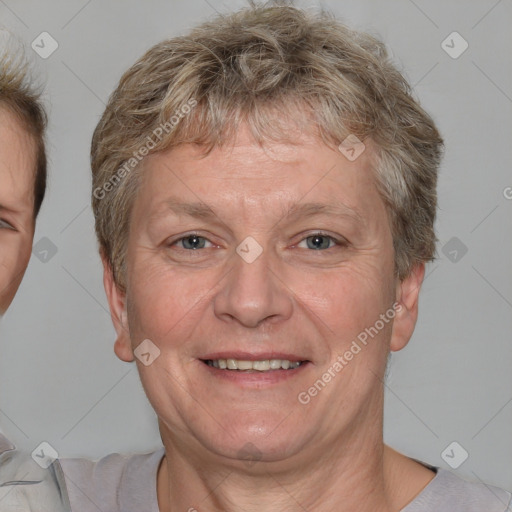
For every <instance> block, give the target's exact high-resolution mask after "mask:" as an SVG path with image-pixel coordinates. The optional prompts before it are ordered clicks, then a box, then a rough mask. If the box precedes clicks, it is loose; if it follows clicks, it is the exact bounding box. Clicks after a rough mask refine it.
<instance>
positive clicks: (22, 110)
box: [0, 28, 48, 219]
mask: <svg viewBox="0 0 512 512" xmlns="http://www.w3.org/2000/svg"><path fill="white" fill-rule="evenodd" d="M0 42H1V43H2V44H1V48H0V108H6V109H7V110H8V111H10V112H11V113H13V114H14V115H15V116H16V117H17V118H18V119H19V120H20V123H21V125H22V126H23V128H24V129H25V130H26V131H27V133H29V134H30V135H31V137H32V138H33V140H34V142H35V148H36V154H35V168H34V219H35V218H36V217H37V214H38V213H39V210H40V208H41V204H42V202H43V199H44V195H45V192H46V180H47V160H46V149H45V132H46V126H47V123H48V120H47V116H46V112H45V109H44V106H43V103H42V100H41V95H42V89H41V86H40V85H37V84H35V82H34V79H33V77H32V75H31V73H30V64H29V61H28V59H27V57H26V55H25V53H24V49H23V46H22V45H21V43H19V41H17V40H16V39H15V37H14V36H13V35H11V34H9V32H7V31H6V30H4V29H1V28H0Z"/></svg>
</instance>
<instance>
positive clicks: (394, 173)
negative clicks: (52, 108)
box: [91, 5, 443, 289]
mask: <svg viewBox="0 0 512 512" xmlns="http://www.w3.org/2000/svg"><path fill="white" fill-rule="evenodd" d="M187 105H188V106H190V107H194V108H188V107H187ZM185 107H187V108H188V110H187V108H185ZM173 119H174V121H173ZM280 120H282V121H283V122H279V121H280ZM284 120H286V121H289V120H295V121H297V122H298V123H301V122H302V123H303V125H304V124H305V125H307V126H310V127H312V128H314V129H315V130H317V132H318V133H319V134H320V136H321V137H322V139H323V141H324V142H325V143H326V144H328V145H332V146H338V145H339V144H340V142H341V141H343V140H344V139H345V138H346V137H347V136H348V135H349V134H353V135H356V136H357V137H358V138H359V139H361V140H364V139H367V138H369V139H371V140H372V142H373V143H374V146H375V147H376V148H377V159H376V165H375V173H376V179H377V181H376V183H377V186H378V188H379V192H380V194H381V196H382V198H383V200H384V202H385V204H386V207H387V210H388V214H389V219H390V225H391V229H392V233H393V241H394V249H395V268H396V275H397V276H398V277H399V278H400V279H403V278H405V277H406V276H407V275H408V274H409V273H410V271H411V269H412V268H413V266H414V265H415V264H417V263H420V262H426V261H429V260H431V259H433V258H434V255H435V242H436V237H435V233H434V220H435V216H436V206H437V195H436V183H437V169H438V166H439V163H440V158H441V153H442V144H443V142H442V139H441V137H440V135H439V133H438V131H437V129H436V127H435V125H434V122H433V121H432V119H431V118H430V117H429V116H428V115H427V114H426V113H425V111H424V110H423V109H422V108H421V107H420V105H419V103H418V102H417V101H416V100H415V99H414V98H413V97H412V94H411V89H410V86H409V85H408V83H407V81H406V80H405V79H404V77H403V76H402V75H401V74H400V72H399V71H398V70H397V69H396V68H395V67H394V66H393V64H392V63H391V62H390V60H389V58H388V55H387V51H386V48H385V46H384V45H383V43H381V42H380V41H378V40H377V39H375V38H374V37H372V36H370V35H368V34H365V33H361V32H358V31H354V30H351V29H349V28H347V27H346V26H344V25H342V24H341V23H339V22H338V21H336V20H335V19H334V17H333V16H331V15H330V14H328V13H325V12H314V13H313V12H307V11H304V10H301V9H298V8H295V7H293V6H289V5H275V6H272V7H265V6H263V7H258V6H256V7H254V6H253V7H250V8H245V9H243V10H240V11H238V12H235V13H233V14H230V15H228V16H219V17H217V18H215V19H214V20H212V21H210V22H207V23H204V24H202V25H200V26H199V27H197V28H195V29H193V30H192V31H191V32H190V33H189V34H188V35H187V36H184V37H176V38H173V39H170V40H166V41H162V42H161V43H159V44H157V45H155V46H153V47H152V48H151V49H150V50H148V51H147V52H146V53H145V55H143V56H142V57H141V58H140V59H139V60H138V61H137V62H136V63H135V64H134V65H133V66H132V67H131V68H130V69H129V70H128V71H126V73H125V74H124V75H123V76H122V78H121V80H120V82H119V85H118V87H117V88H116V90H115V91H114V92H113V94H112V95H111V97H110V99H109V102H108V105H107V107H106V109H105V112H104V114H103V116H102V118H101V120H100V122H99V124H98V126H97V127H96V130H95V132H94V136H93V140H92V148H91V165H92V172H93V197H92V206H93V211H94V215H95V221H96V233H97V236H98V240H99V244H100V250H101V252H102V254H103V255H104V257H106V258H107V261H108V262H109V263H110V266H111V268H112V271H113V274H114V278H115V281H116V283H117V284H118V286H119V287H120V288H121V289H124V287H125V281H124V279H125V277H124V274H125V251H126V242H127V236H128V229H129V219H130V212H131V206H132V203H133V199H134V195H135V194H136V190H137V182H138V180H137V177H136V176H137V172H131V167H133V168H134V169H138V168H140V166H138V165H137V161H138V160H140V159H141V155H140V152H141V150H142V149H143V151H142V153H143V154H146V153H148V152H155V151H160V150H163V149H168V148H170V147H174V146H177V145H179V144H184V143H197V144H201V145H204V147H205V149H206V150H207V151H209V150H211V149H212V148H213V147H215V146H219V145H222V144H225V143H227V142H229V141H232V140H233V139H234V137H235V135H236V132H237V129H238V127H239V125H240V123H242V122H246V123H247V124H248V126H249V127H250V129H251V131H252V134H253V135H254V137H255V139H256V140H257V141H258V142H259V143H261V144H263V143H264V142H265V141H269V140H285V139H287V136H286V135H287V132H286V126H285V123H284ZM150 141H151V145H150Z"/></svg>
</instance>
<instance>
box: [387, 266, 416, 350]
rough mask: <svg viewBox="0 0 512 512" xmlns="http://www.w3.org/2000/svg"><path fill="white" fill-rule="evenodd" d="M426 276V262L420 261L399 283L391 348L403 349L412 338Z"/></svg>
mask: <svg viewBox="0 0 512 512" xmlns="http://www.w3.org/2000/svg"><path fill="white" fill-rule="evenodd" d="M424 276H425V264H424V263H418V264H417V265H415V266H414V267H413V269H412V270H411V273H410V274H409V275H408V276H407V277H406V278H405V279H404V280H403V281H399V282H398V283H397V287H396V306H395V312H396V313H395V319H394V321H393V334H392V336H391V344H390V349H391V351H392V352H396V351H398V350H402V349H403V348H404V347H405V346H406V345H407V343H408V342H409V340H410V339H411V336H412V333H413V331H414V327H415V326H416V320H417V319H418V297H419V294H420V289H421V284H422V283H423V278H424Z"/></svg>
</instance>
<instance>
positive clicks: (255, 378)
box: [198, 360, 311, 387]
mask: <svg viewBox="0 0 512 512" xmlns="http://www.w3.org/2000/svg"><path fill="white" fill-rule="evenodd" d="M198 361H199V364H200V365H201V366H202V367H203V368H204V369H206V370H207V371H208V372H209V373H210V375H212V376H213V377H216V378H218V379H224V380H226V381H230V382H233V383H235V384H239V385H241V386H248V387H261V386H266V385H273V384H278V383H280V382H284V381H287V380H290V379H293V378H294V377H297V376H299V375H300V374H302V373H303V371H304V370H305V369H306V368H307V367H308V366H309V365H310V364H311V363H310V362H309V361H308V362H305V363H302V364H301V365H300V366H298V367H297V368H293V369H292V370H283V369H281V370H267V371H264V372H260V371H258V370H252V371H240V370H221V369H220V368H215V366H209V365H208V364H206V363H203V362H202V361H201V360H198Z"/></svg>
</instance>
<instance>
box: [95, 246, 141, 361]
mask: <svg viewBox="0 0 512 512" xmlns="http://www.w3.org/2000/svg"><path fill="white" fill-rule="evenodd" d="M101 261H102V263H103V286H104V287H105V293H106V294H107V299H108V304H109V307H110V316H111V317H112V323H113V324H114V329H115V330H116V333H117V338H116V341H115V343H114V352H115V353H116V355H117V357H118V358H119V359H121V361H125V362H127V363H129V362H131V361H133V360H134V355H133V351H132V346H131V342H130V331H129V329H128V315H127V312H126V294H125V292H123V291H121V290H120V289H119V287H118V286H117V284H116V283H115V281H114V274H113V272H112V267H111V266H110V263H109V262H108V261H107V258H106V257H105V256H104V255H103V254H102V255H101Z"/></svg>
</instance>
